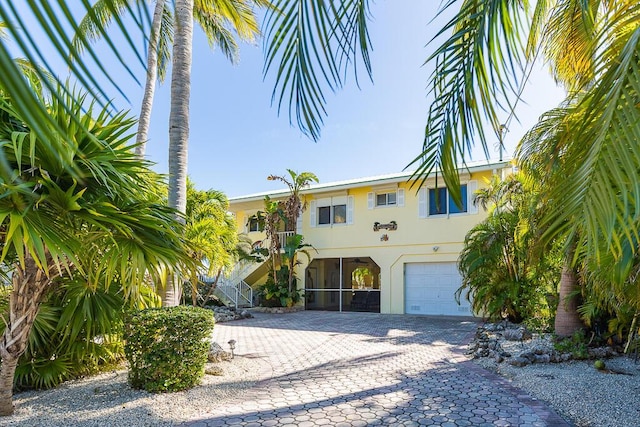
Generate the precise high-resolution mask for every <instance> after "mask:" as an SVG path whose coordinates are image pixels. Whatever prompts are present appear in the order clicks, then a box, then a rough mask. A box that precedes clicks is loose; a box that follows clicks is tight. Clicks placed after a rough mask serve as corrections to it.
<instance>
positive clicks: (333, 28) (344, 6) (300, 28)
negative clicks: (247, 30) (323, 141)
mask: <svg viewBox="0 0 640 427" xmlns="http://www.w3.org/2000/svg"><path fill="white" fill-rule="evenodd" d="M273 6H274V7H273V8H271V9H269V10H268V11H267V16H266V18H265V25H264V28H265V31H264V35H265V66H264V74H265V76H266V75H268V74H269V73H270V72H273V73H274V74H275V85H274V89H273V93H272V102H273V103H275V104H277V108H278V113H279V112H280V111H281V109H282V107H283V105H285V104H288V111H289V113H288V115H289V121H290V122H291V123H292V124H293V122H294V121H295V123H296V124H297V126H298V127H299V128H300V130H302V132H303V133H304V134H305V135H307V136H309V137H311V138H312V139H314V140H317V139H318V138H319V137H320V127H321V125H322V123H323V118H324V117H325V116H326V115H327V112H326V109H325V105H326V102H327V100H326V98H325V91H326V90H327V89H328V90H331V91H335V90H336V89H338V88H340V87H341V86H342V84H343V82H344V76H346V73H347V72H348V71H349V69H350V68H351V67H352V66H353V69H354V71H355V74H356V76H357V73H358V71H357V63H358V62H359V60H360V61H362V64H363V65H364V67H365V69H366V71H367V73H368V75H369V76H371V62H370V59H369V49H370V39H369V34H368V29H367V20H368V19H369V2H368V1H367V0H345V1H342V2H340V3H339V5H337V6H336V5H335V3H334V2H325V1H321V0H313V1H306V0H294V1H289V0H277V1H274V2H273ZM356 46H357V48H356Z"/></svg>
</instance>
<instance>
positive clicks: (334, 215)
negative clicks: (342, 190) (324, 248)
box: [318, 205, 347, 225]
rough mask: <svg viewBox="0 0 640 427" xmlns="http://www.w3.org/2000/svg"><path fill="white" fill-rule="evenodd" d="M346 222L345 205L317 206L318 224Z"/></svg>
mask: <svg viewBox="0 0 640 427" xmlns="http://www.w3.org/2000/svg"><path fill="white" fill-rule="evenodd" d="M346 222H347V205H332V206H321V207H319V208H318V224H319V225H325V224H344V223H346Z"/></svg>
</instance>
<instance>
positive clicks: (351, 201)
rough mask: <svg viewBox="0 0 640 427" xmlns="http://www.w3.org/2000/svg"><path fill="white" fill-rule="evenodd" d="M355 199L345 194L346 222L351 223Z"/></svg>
mask: <svg viewBox="0 0 640 427" xmlns="http://www.w3.org/2000/svg"><path fill="white" fill-rule="evenodd" d="M354 204H355V200H354V198H353V196H347V224H348V225H351V224H353V207H354Z"/></svg>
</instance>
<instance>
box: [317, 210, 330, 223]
mask: <svg viewBox="0 0 640 427" xmlns="http://www.w3.org/2000/svg"><path fill="white" fill-rule="evenodd" d="M318 224H331V206H322V207H320V208H318Z"/></svg>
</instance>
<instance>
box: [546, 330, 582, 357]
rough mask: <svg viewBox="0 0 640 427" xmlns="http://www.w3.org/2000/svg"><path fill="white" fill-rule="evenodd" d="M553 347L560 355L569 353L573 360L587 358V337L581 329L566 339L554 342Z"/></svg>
mask: <svg viewBox="0 0 640 427" xmlns="http://www.w3.org/2000/svg"><path fill="white" fill-rule="evenodd" d="M553 346H554V347H555V349H556V350H557V351H559V352H560V353H571V355H572V356H573V358H574V359H578V360H584V359H588V358H589V351H588V349H587V336H586V334H585V332H584V331H583V330H582V329H581V330H579V331H576V332H575V333H574V334H573V335H571V336H570V337H568V338H564V339H561V340H559V341H556V342H555V343H554V345H553Z"/></svg>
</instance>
